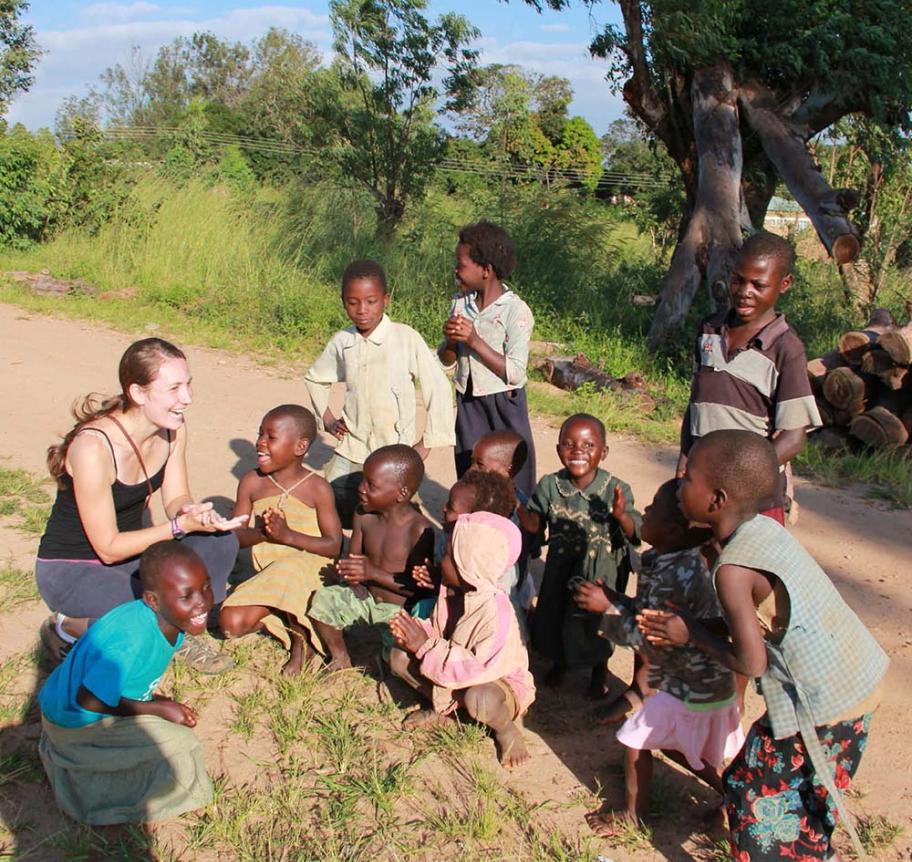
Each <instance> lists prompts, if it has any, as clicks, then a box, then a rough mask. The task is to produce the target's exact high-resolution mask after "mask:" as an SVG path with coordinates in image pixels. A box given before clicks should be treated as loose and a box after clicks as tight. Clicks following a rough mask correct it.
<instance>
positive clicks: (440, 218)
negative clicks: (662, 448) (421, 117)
mask: <svg viewBox="0 0 912 862" xmlns="http://www.w3.org/2000/svg"><path fill="white" fill-rule="evenodd" d="M125 212H127V213H128V214H129V217H124V218H123V219H122V220H121V221H119V222H117V223H110V224H105V225H102V226H101V228H100V229H99V230H98V231H97V232H96V233H93V234H89V233H85V232H80V231H76V230H71V231H67V232H65V233H62V234H60V235H58V236H57V237H55V238H54V239H52V240H51V241H49V242H48V243H46V244H44V245H41V246H36V247H32V248H30V249H26V250H9V249H7V250H0V269H26V270H33V271H34V270H39V269H42V268H45V267H46V268H48V269H50V270H51V271H52V272H53V273H54V274H55V275H59V276H62V277H70V278H81V279H84V280H85V281H86V282H87V283H88V284H89V285H93V286H94V288H95V289H90V290H88V291H82V292H80V293H78V294H74V295H71V296H67V297H65V298H47V297H39V296H34V295H32V294H30V293H29V292H28V291H27V290H26V289H25V288H23V287H21V286H16V285H6V286H0V301H8V302H15V303H18V304H20V305H22V306H24V307H27V308H29V309H33V310H35V311H39V312H42V313H54V314H63V315H69V316H73V317H78V318H88V319H92V320H97V321H99V322H103V323H107V324H109V325H112V326H114V327H116V328H120V329H124V330H127V331H130V332H137V331H141V332H143V333H144V334H145V333H146V332H147V331H149V330H148V329H147V327H148V326H151V327H153V328H154V331H156V332H159V333H160V334H162V335H164V336H166V337H170V338H173V339H175V340H178V341H181V342H185V343H186V342H190V343H198V344H203V345H206V346H211V347H218V348H224V349H229V350H234V351H248V352H252V353H254V354H256V356H257V357H258V359H259V360H260V361H262V362H267V363H280V364H282V365H285V366H293V367H294V368H295V369H296V370H297V371H299V370H300V369H301V367H303V366H305V365H306V364H307V363H308V362H309V361H310V360H311V359H312V358H313V357H314V356H315V355H316V353H317V352H318V351H319V350H320V348H321V347H322V345H323V344H324V343H325V341H326V337H327V334H328V333H330V332H332V331H333V330H335V329H337V328H339V327H341V326H344V325H346V323H347V322H348V321H347V320H346V318H345V316H344V314H343V312H342V307H341V303H340V301H339V289H338V279H339V276H340V273H341V272H342V270H343V269H344V267H345V266H346V264H347V263H348V262H349V261H351V260H352V259H353V258H359V257H375V258H377V259H379V260H380V261H381V262H382V263H383V265H384V267H385V268H386V270H387V274H388V279H389V283H390V285H391V288H392V296H393V299H392V304H391V307H390V311H391V314H392V316H393V317H394V318H395V319H398V320H401V321H403V322H404V323H408V324H410V325H411V326H414V327H415V328H417V329H418V330H419V331H420V332H421V333H422V335H424V337H425V338H426V339H427V340H428V342H429V343H431V344H435V343H436V342H437V341H438V339H439V337H440V328H441V324H442V321H443V319H444V317H445V314H446V310H447V308H448V303H449V298H450V296H451V295H452V293H453V289H454V288H453V280H452V257H453V247H454V244H455V238H456V235H457V231H458V229H459V227H460V226H461V225H463V224H465V223H467V222H469V221H472V220H474V219H477V218H480V217H490V216H491V213H494V212H496V213H497V214H498V215H497V218H498V220H500V221H502V222H503V223H504V224H505V225H506V226H507V227H508V228H509V229H510V231H511V232H512V233H513V235H514V237H515V239H516V242H517V247H518V260H519V264H518V267H517V271H516V272H515V273H514V275H513V276H512V277H511V278H510V283H511V284H512V285H513V286H514V287H515V288H516V289H517V290H518V291H519V293H520V294H521V295H522V296H523V298H524V299H526V301H527V302H528V303H529V304H530V306H531V307H532V310H533V312H534V314H535V316H536V327H535V338H536V339H537V340H542V341H551V342H556V343H558V344H559V345H560V350H561V351H562V352H564V353H566V354H568V355H574V354H576V353H578V352H584V353H585V354H586V355H587V356H588V357H589V358H590V359H591V360H592V361H593V362H595V363H597V364H599V365H600V366H601V367H603V368H604V370H605V371H607V372H609V373H611V374H613V375H614V376H617V377H621V376H623V375H625V374H627V373H629V372H631V371H638V372H641V373H642V374H644V376H645V378H646V381H647V383H646V390H645V394H644V395H642V396H641V395H636V394H628V393H595V392H593V391H592V390H591V389H586V388H583V389H582V390H580V391H577V392H575V393H572V394H571V393H567V394H561V393H555V391H553V390H550V388H549V389H548V390H547V391H546V390H545V389H544V388H543V387H537V386H533V387H531V388H530V402H531V405H532V407H533V409H534V410H536V411H538V412H542V413H547V414H551V415H555V416H561V415H567V413H568V412H571V411H577V410H583V411H586V412H592V413H595V414H596V415H598V416H600V417H602V418H603V419H604V420H605V421H606V425H607V426H608V428H609V430H610V431H611V432H612V433H624V434H631V435H634V436H637V437H639V438H641V439H643V440H645V441H647V442H650V443H656V444H668V445H674V444H675V443H676V441H677V437H678V428H679V422H680V416H681V413H682V412H683V409H684V407H685V406H686V403H687V399H688V394H689V392H688V390H689V375H690V362H691V359H690V348H691V338H690V335H689V333H690V332H692V331H693V327H694V325H695V322H696V319H697V318H698V317H699V315H700V314H702V313H703V312H704V311H705V309H703V308H700V307H696V308H694V309H693V310H692V313H691V318H690V320H689V321H688V322H687V324H686V325H685V327H684V328H683V330H682V332H681V333H680V334H679V336H678V337H677V338H676V340H675V341H673V342H672V343H671V344H670V345H668V346H667V347H666V349H665V350H664V353H663V354H662V355H660V356H652V355H650V354H649V353H648V352H647V350H646V347H645V333H646V331H647V329H648V327H649V323H650V318H651V315H652V313H653V310H652V309H651V308H641V307H636V306H634V305H632V303H631V301H630V300H631V297H632V296H633V295H635V294H655V293H657V292H658V290H659V288H660V285H661V281H662V277H663V275H664V271H665V266H664V262H663V261H657V260H655V258H654V256H653V253H652V250H651V247H650V245H649V242H648V240H646V239H645V238H643V237H640V236H638V235H637V233H636V231H635V229H634V228H633V226H632V225H631V224H630V223H629V222H625V221H623V220H622V219H621V218H620V217H619V215H618V214H617V212H616V211H615V210H613V209H612V208H610V207H606V206H605V205H603V204H602V203H600V202H597V201H592V200H587V199H585V198H582V197H580V196H579V195H577V194H576V193H574V192H572V191H566V190H565V191H555V190H551V191H546V190H542V189H538V188H535V187H524V186H517V187H515V188H509V189H507V190H501V189H497V190H494V189H484V188H483V187H479V188H472V189H468V190H463V191H462V192H460V193H459V194H458V195H457V194H448V193H446V191H445V190H444V186H443V185H442V184H441V185H438V184H432V187H431V189H430V190H429V192H428V195H427V196H426V198H425V199H424V200H423V201H420V202H417V203H415V204H413V205H411V207H410V209H409V211H408V214H407V216H406V219H405V221H404V222H403V224H402V226H401V227H400V229H399V231H398V233H397V234H396V236H395V238H394V239H393V241H392V242H391V243H388V244H384V243H383V242H381V241H380V240H378V239H377V238H376V233H375V222H374V216H373V205H372V202H371V201H370V200H368V199H367V198H366V197H364V196H363V195H362V194H361V193H359V192H353V191H352V190H350V189H340V188H335V187H332V186H329V185H323V184H311V185H301V186H295V185H291V186H289V187H287V188H283V189H271V188H266V187H261V188H259V189H258V190H257V191H256V193H255V194H253V195H252V196H251V195H243V196H241V197H234V196H233V195H232V193H230V192H229V191H228V190H227V189H225V188H222V187H216V188H212V187H209V186H207V185H205V184H204V183H202V182H191V183H189V184H187V185H183V186H176V185H173V184H171V183H169V182H167V181H165V180H162V179H155V178H152V177H150V176H146V177H145V178H143V179H141V180H140V181H139V183H138V184H137V186H136V187H135V189H134V192H133V196H132V199H131V205H130V207H129V209H128V210H127V211H125ZM904 290H905V287H904V285H903V283H902V280H901V279H898V278H897V279H890V280H889V283H888V285H887V288H886V289H885V291H884V293H883V295H882V297H881V302H882V304H884V305H886V306H888V307H891V308H892V309H893V310H894V311H895V312H896V313H897V314H900V315H901V313H902V312H901V308H902V302H903V298H904V294H903V291H904ZM123 292H127V294H128V295H126V296H124V295H123ZM700 301H702V297H701V298H700V299H699V300H698V305H699V302H700ZM782 307H783V310H784V311H785V312H786V313H787V314H788V316H789V320H790V321H791V322H792V323H793V325H794V326H795V327H796V328H797V330H798V331H799V332H800V333H802V334H803V336H804V338H805V341H806V342H807V349H808V355H810V356H813V355H818V354H819V353H821V352H823V351H825V350H827V349H829V348H830V347H831V346H832V345H833V344H834V343H835V341H836V339H837V337H838V335H839V333H840V332H842V331H843V330H845V329H846V328H849V327H850V326H855V325H858V323H859V320H858V319H857V318H858V315H859V314H860V312H857V311H855V310H853V309H852V308H851V307H850V306H849V305H848V304H847V303H846V302H845V301H844V300H843V295H842V287H841V284H840V282H839V278H838V274H837V273H836V272H835V270H834V269H833V267H832V266H830V265H828V264H824V263H817V262H814V261H810V260H805V261H803V262H802V263H801V265H800V267H799V270H798V273H797V277H796V282H795V285H794V287H793V288H792V289H791V290H790V291H789V292H788V293H787V294H786V295H785V296H784V298H783V303H782ZM535 377H536V372H533V374H532V378H533V380H534V379H535ZM825 460H826V459H816V460H813V456H810V457H809V458H808V459H806V463H807V464H809V465H811V466H809V467H808V469H811V470H812V471H814V473H815V475H817V472H816V471H818V470H819V471H820V475H823V476H825V477H826V476H827V475H828V473H831V472H832V470H833V469H834V468H833V465H832V464H828V463H825ZM841 469H842V470H843V472H844V474H845V475H846V476H848V478H849V479H850V480H858V481H866V482H870V483H873V484H876V485H877V486H879V487H881V488H883V493H884V494H886V495H887V496H888V497H889V498H890V499H892V500H893V501H894V502H896V503H897V504H900V505H910V495H909V470H908V469H906V468H903V467H902V466H901V465H900V466H896V465H892V464H882V463H879V462H878V456H869V455H867V454H863V455H861V456H859V457H858V458H857V459H853V460H846V461H844V463H843V466H842V468H841ZM868 477H870V478H868ZM31 514H32V515H33V517H21V523H22V525H23V528H26V529H34V528H35V527H36V525H37V524H38V522H39V521H41V517H40V512H38V511H33V512H32V513H31Z"/></svg>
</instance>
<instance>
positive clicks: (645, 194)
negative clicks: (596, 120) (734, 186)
mask: <svg viewBox="0 0 912 862" xmlns="http://www.w3.org/2000/svg"><path fill="white" fill-rule="evenodd" d="M601 143H602V156H603V159H604V164H605V174H604V175H603V180H602V188H604V189H605V192H606V193H607V194H608V195H610V196H612V197H614V198H615V200H616V201H617V202H618V203H619V205H620V206H621V207H622V208H623V209H624V210H625V211H626V213H627V214H628V215H629V216H630V218H632V219H633V222H634V224H636V226H637V228H638V229H639V230H640V232H641V233H645V234H648V235H649V237H650V239H651V240H652V247H653V250H654V251H655V252H656V254H657V255H658V256H659V257H660V258H662V257H663V256H664V255H665V252H666V250H667V249H668V248H669V247H673V246H674V244H675V241H676V240H677V236H678V228H679V227H680V225H681V220H682V219H683V217H684V214H685V207H686V199H685V196H684V187H683V185H682V184H681V180H680V177H679V175H678V174H677V171H676V168H675V164H674V162H673V161H672V160H671V159H670V158H669V156H668V154H667V153H666V152H665V149H664V147H661V146H658V145H657V143H656V140H655V138H653V137H651V136H650V135H649V133H648V130H647V129H646V127H645V126H644V125H643V124H642V123H641V122H639V121H638V120H636V119H633V118H629V117H625V118H622V119H619V120H615V121H614V122H613V123H611V125H610V126H609V127H608V131H607V132H606V133H605V134H604V135H602V139H601Z"/></svg>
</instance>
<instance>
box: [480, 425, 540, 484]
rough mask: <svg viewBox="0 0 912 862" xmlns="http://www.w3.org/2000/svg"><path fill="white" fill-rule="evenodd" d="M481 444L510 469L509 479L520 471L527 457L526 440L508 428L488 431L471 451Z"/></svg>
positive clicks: (527, 445) (527, 446)
mask: <svg viewBox="0 0 912 862" xmlns="http://www.w3.org/2000/svg"><path fill="white" fill-rule="evenodd" d="M482 444H484V445H485V446H490V447H491V448H492V449H493V450H494V452H495V453H496V454H495V457H496V458H497V459H498V460H500V461H501V463H502V464H505V465H506V466H507V467H509V468H510V478H511V479H512V478H513V477H515V476H516V474H517V473H519V471H520V470H522V468H523V467H524V466H525V463H526V460H527V459H528V457H529V444H528V443H526V438H525V437H523V436H522V434H519V433H517V432H516V431H511V430H510V429H508V428H504V429H501V430H498V431H489V432H488V433H487V434H484V435H482V436H481V437H479V438H478V440H477V441H476V442H475V446H473V447H472V448H473V451H474V450H475V449H477V448H478V447H479V446H481V445H482Z"/></svg>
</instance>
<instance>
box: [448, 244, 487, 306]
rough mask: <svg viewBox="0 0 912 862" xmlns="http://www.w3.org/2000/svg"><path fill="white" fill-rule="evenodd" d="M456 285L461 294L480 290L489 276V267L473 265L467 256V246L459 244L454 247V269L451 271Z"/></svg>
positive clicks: (473, 262) (469, 256)
mask: <svg viewBox="0 0 912 862" xmlns="http://www.w3.org/2000/svg"><path fill="white" fill-rule="evenodd" d="M453 274H454V275H455V276H456V284H457V285H458V287H459V290H460V291H461V292H462V293H471V292H472V291H473V290H481V289H482V288H483V287H484V284H485V280H486V278H487V277H488V275H489V274H490V267H486V266H482V265H481V264H479V263H475V261H474V260H472V257H471V255H470V254H469V246H468V245H467V244H466V243H464V242H461V243H459V244H458V245H457V246H456V267H455V269H454V270H453Z"/></svg>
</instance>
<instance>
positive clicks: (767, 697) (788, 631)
mask: <svg viewBox="0 0 912 862" xmlns="http://www.w3.org/2000/svg"><path fill="white" fill-rule="evenodd" d="M778 467H779V465H778V459H777V457H776V450H775V449H774V448H773V445H772V444H771V443H770V442H769V441H768V440H765V439H763V438H762V437H760V436H759V435H757V434H754V433H752V432H750V431H714V432H712V433H711V434H707V435H706V436H705V437H702V438H701V439H700V440H699V441H698V442H697V443H696V444H695V446H694V448H693V449H692V450H691V453H690V457H689V458H688V461H687V470H686V473H685V474H684V477H683V479H682V482H681V486H680V489H679V491H678V499H679V502H680V505H681V510H682V511H683V513H684V514H685V515H686V516H687V517H688V518H690V519H691V520H693V521H698V522H700V523H705V524H708V525H709V526H710V527H712V530H713V534H714V536H715V538H716V541H717V542H718V543H719V544H720V545H721V547H722V550H721V553H720V555H719V558H718V560H717V561H716V565H715V568H714V571H713V577H714V585H715V588H716V592H717V594H718V596H719V603H720V605H721V606H722V614H723V618H722V619H721V620H719V621H717V622H716V623H715V624H712V623H709V622H708V621H706V620H701V621H696V620H694V619H692V618H690V617H688V616H687V615H686V614H684V613H672V612H671V611H666V610H644V611H643V613H642V614H641V615H640V625H641V628H642V630H643V632H644V634H645V635H646V637H647V640H649V641H651V642H652V643H654V644H658V645H661V646H675V645H682V644H685V643H688V642H690V643H691V644H693V645H695V646H697V647H699V648H700V649H702V650H703V651H704V652H706V653H707V654H708V655H709V656H711V657H712V658H715V659H716V660H717V661H719V662H721V663H722V664H723V665H725V666H727V667H728V668H730V669H731V670H733V671H735V672H736V673H740V674H743V675H745V676H750V677H754V678H758V682H759V689H760V692H761V694H762V695H763V699H764V701H765V702H766V708H767V711H766V713H765V714H764V715H763V716H761V717H760V718H759V719H758V720H757V721H756V722H754V724H753V726H752V727H751V729H750V732H749V733H748V736H747V740H746V742H745V744H744V748H743V749H742V750H741V753H740V754H739V755H738V756H737V757H736V758H735V759H734V761H732V763H731V764H730V765H729V767H728V769H727V770H726V771H725V774H724V775H723V779H722V780H723V788H724V793H725V802H726V806H727V809H728V822H729V829H730V833H731V836H730V838H731V845H732V854H733V858H735V859H736V860H738V862H757V860H763V862H767V860H770V862H772V860H779V859H806V860H813V859H833V858H836V856H835V855H834V853H833V851H832V848H831V846H830V839H831V837H832V834H833V830H834V828H835V825H836V812H837V811H838V812H839V814H840V815H841V816H842V819H843V821H844V822H845V826H846V828H847V829H848V831H849V834H850V835H851V837H852V839H853V842H854V843H855V846H856V850H858V852H859V857H860V858H861V857H862V856H863V850H862V849H861V846H860V844H859V842H858V839H857V836H856V835H855V831H854V829H853V828H852V824H851V822H850V820H849V818H848V815H847V813H846V811H845V806H844V805H843V803H842V797H841V795H840V790H842V789H844V788H845V787H847V786H848V784H849V781H850V779H851V778H852V776H853V775H854V773H855V771H856V770H857V769H858V763H859V760H860V759H861V755H862V753H863V751H864V748H865V744H866V741H867V735H868V729H869V727H870V723H871V715H872V713H873V711H874V709H875V708H876V707H877V705H878V704H879V702H880V695H881V688H882V685H883V678H884V674H885V673H886V670H887V664H888V659H887V656H886V654H885V653H884V652H883V650H882V649H881V648H880V646H879V645H878V644H877V642H876V641H875V640H874V638H873V637H872V636H871V634H870V632H868V630H867V629H866V628H865V627H864V625H863V624H862V622H861V620H859V619H858V617H857V616H855V614H854V613H853V612H852V611H851V609H850V608H849V607H848V605H846V604H845V602H844V601H843V600H842V598H841V597H840V595H839V593H838V592H837V591H836V588H835V587H834V586H833V584H832V582H831V581H830V579H829V578H828V577H827V575H826V573H825V572H824V571H823V570H822V569H821V568H820V566H818V565H817V563H816V562H815V561H814V559H813V558H812V557H811V556H810V555H809V554H808V553H807V551H805V550H804V548H803V547H802V546H801V545H800V544H798V542H797V541H796V540H795V539H794V538H793V537H792V536H791V535H790V534H789V532H788V531H787V530H786V529H785V528H784V527H782V526H781V525H780V524H778V523H776V521H774V520H773V519H772V518H766V517H763V516H761V515H758V514H757V513H758V512H760V511H762V510H763V509H765V508H767V507H768V506H769V503H770V500H771V499H773V498H774V497H775V494H776V492H777V490H778V479H779V473H778ZM723 632H724V633H725V634H726V635H727V637H725V636H724V635H723V634H722V633H723Z"/></svg>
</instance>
